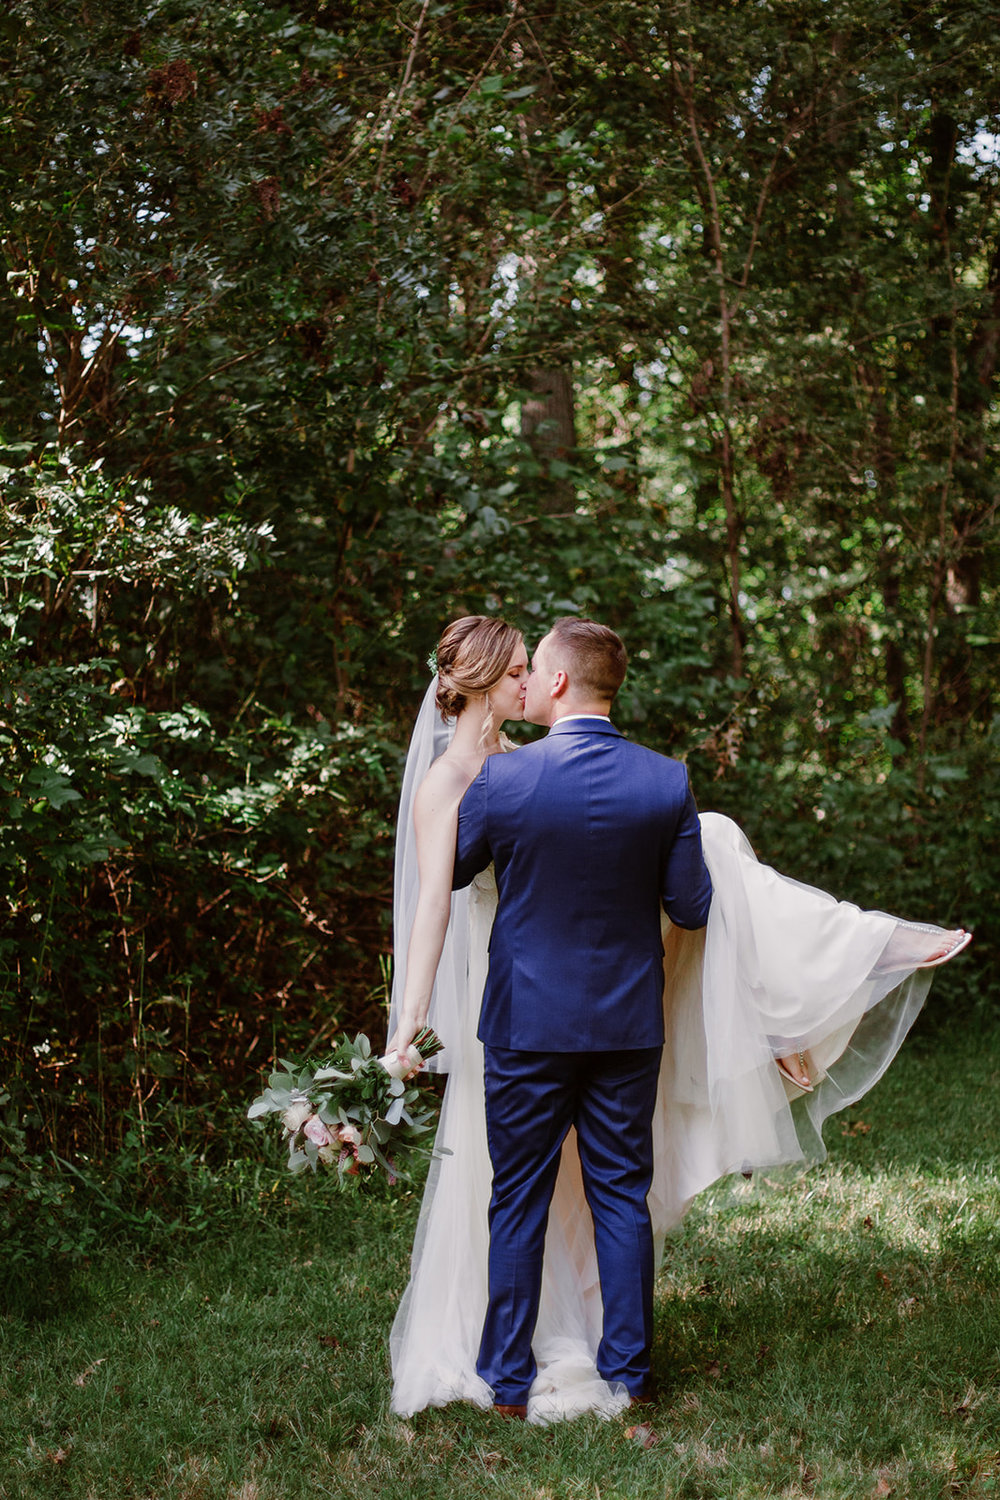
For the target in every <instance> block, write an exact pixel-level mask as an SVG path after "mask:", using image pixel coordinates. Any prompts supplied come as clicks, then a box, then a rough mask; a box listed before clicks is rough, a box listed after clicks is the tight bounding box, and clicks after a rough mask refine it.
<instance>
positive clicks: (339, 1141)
mask: <svg viewBox="0 0 1000 1500" xmlns="http://www.w3.org/2000/svg"><path fill="white" fill-rule="evenodd" d="M440 1049H441V1043H440V1040H439V1039H438V1037H437V1036H436V1035H435V1033H434V1032H433V1031H432V1030H431V1029H430V1028H429V1027H425V1028H424V1029H423V1031H421V1032H419V1033H418V1035H417V1036H416V1037H415V1038H414V1041H413V1044H412V1048H411V1058H410V1059H407V1060H406V1061H405V1062H404V1063H397V1061H396V1060H395V1058H392V1057H384V1058H380V1057H378V1056H376V1055H375V1054H374V1053H373V1051H372V1045H371V1042H370V1041H369V1039H368V1037H367V1036H364V1035H363V1034H359V1035H357V1036H356V1037H355V1038H354V1039H353V1041H352V1040H350V1039H349V1038H347V1037H345V1038H343V1039H342V1040H341V1041H340V1042H339V1044H338V1045H337V1047H336V1048H335V1049H334V1051H333V1053H332V1054H331V1055H330V1056H329V1057H328V1058H327V1059H326V1060H325V1061H324V1062H318V1063H314V1064H305V1063H302V1062H294V1061H289V1060H286V1059H281V1060H280V1063H279V1066H278V1068H277V1069H276V1070H275V1071H274V1072H273V1073H272V1074H271V1076H270V1078H269V1079H268V1086H267V1088H266V1089H265V1090H264V1092H263V1094H261V1095H260V1096H259V1097H258V1098H257V1099H255V1100H254V1101H253V1103H252V1104H251V1105H250V1107H249V1109H248V1110H247V1118H248V1119H250V1120H259V1119H263V1118H264V1117H265V1116H267V1115H277V1116H279V1117H280V1121H281V1125H282V1129H283V1138H284V1140H285V1142H286V1144H287V1147H288V1168H289V1170H290V1171H292V1172H301V1171H302V1170H303V1169H304V1168H306V1167H311V1168H312V1170H313V1171H314V1172H315V1171H316V1170H317V1168H319V1167H320V1166H324V1167H333V1168H335V1169H336V1172H337V1177H338V1181H339V1182H340V1184H341V1185H342V1186H343V1185H345V1184H347V1183H364V1182H365V1181H366V1180H368V1179H370V1178H371V1177H373V1176H375V1175H377V1174H379V1173H382V1174H384V1176H385V1177H386V1178H387V1180H388V1181H389V1182H390V1183H395V1182H396V1181H397V1179H399V1178H401V1177H403V1178H409V1177H411V1176H412V1175H413V1171H414V1168H415V1166H416V1165H417V1163H418V1162H419V1161H420V1160H421V1159H422V1158H423V1157H426V1156H427V1155H428V1154H429V1149H430V1148H429V1146H428V1145H427V1144H426V1137H427V1135H428V1132H430V1131H431V1130H432V1129H433V1128H434V1124H435V1120H436V1111H435V1108H434V1096H433V1095H425V1094H424V1092H423V1090H421V1088H420V1087H419V1086H418V1085H417V1083H416V1082H414V1081H413V1080H412V1079H407V1078H405V1076H400V1075H401V1073H405V1072H406V1071H408V1070H409V1069H410V1068H411V1067H412V1066H414V1065H415V1066H418V1067H419V1064H420V1062H421V1061H422V1060H423V1061H426V1060H427V1059H428V1058H430V1057H433V1056H434V1055H435V1053H436V1052H438V1051H440Z"/></svg>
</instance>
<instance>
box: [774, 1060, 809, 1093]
mask: <svg viewBox="0 0 1000 1500" xmlns="http://www.w3.org/2000/svg"><path fill="white" fill-rule="evenodd" d="M774 1061H775V1063H776V1064H777V1068H778V1072H779V1073H780V1074H781V1076H782V1078H785V1079H787V1081H788V1082H789V1083H791V1084H794V1086H795V1087H796V1088H797V1089H801V1091H802V1093H803V1094H811V1093H812V1091H813V1081H812V1079H811V1077H810V1076H809V1066H808V1064H807V1062H806V1055H805V1053H804V1052H788V1053H786V1054H785V1056H784V1057H776V1058H775V1059H774Z"/></svg>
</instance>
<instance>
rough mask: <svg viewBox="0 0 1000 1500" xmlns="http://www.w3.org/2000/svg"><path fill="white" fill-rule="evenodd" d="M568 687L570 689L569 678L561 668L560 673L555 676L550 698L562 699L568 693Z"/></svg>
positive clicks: (550, 689)
mask: <svg viewBox="0 0 1000 1500" xmlns="http://www.w3.org/2000/svg"><path fill="white" fill-rule="evenodd" d="M568 687H569V678H568V677H567V676H566V673H565V672H564V671H563V670H562V668H561V667H560V668H559V670H558V672H556V674H555V676H554V677H553V679H552V686H551V687H550V688H549V697H550V698H561V697H562V695H563V693H565V691H566V689H567V688H568Z"/></svg>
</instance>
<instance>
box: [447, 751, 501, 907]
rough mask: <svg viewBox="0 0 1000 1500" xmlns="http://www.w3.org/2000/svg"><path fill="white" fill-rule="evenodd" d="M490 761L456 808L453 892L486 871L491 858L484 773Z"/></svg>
mask: <svg viewBox="0 0 1000 1500" xmlns="http://www.w3.org/2000/svg"><path fill="white" fill-rule="evenodd" d="M488 766H489V760H488V759H487V761H486V764H485V765H484V766H483V769H482V770H481V771H480V773H479V775H478V776H477V777H476V779H475V781H474V782H473V783H472V785H471V786H470V787H469V789H468V791H467V792H466V794H465V796H464V797H463V798H462V801H461V805H460V806H459V809H458V836H457V838H456V840H455V872H454V875H453V877H452V888H453V889H454V890H456V891H458V890H461V889H462V887H463V886H465V885H468V884H469V882H470V881H471V880H472V879H473V878H474V877H475V876H476V875H478V874H479V872H480V871H481V870H485V869H486V866H487V865H488V864H489V862H490V860H491V859H492V858H493V854H492V851H491V849H490V846H489V841H488V839H487V837H486V803H487V795H486V773H487V767H488Z"/></svg>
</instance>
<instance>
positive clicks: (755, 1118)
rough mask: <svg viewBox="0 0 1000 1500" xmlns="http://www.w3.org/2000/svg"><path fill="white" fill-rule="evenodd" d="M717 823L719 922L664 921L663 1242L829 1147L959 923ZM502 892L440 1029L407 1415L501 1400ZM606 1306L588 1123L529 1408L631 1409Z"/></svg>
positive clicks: (466, 919)
mask: <svg viewBox="0 0 1000 1500" xmlns="http://www.w3.org/2000/svg"><path fill="white" fill-rule="evenodd" d="M419 722H420V721H419V720H418V725H419ZM415 739H416V733H415ZM405 800H406V799H405V797H404V803H405ZM701 825H702V843H703V848H704V853H705V860H706V863H707V865H708V868H709V872H710V874H711V876H712V885H713V896H712V906H711V911H710V914H709V919H708V924H707V927H706V928H705V929H704V930H703V931H701V932H693V933H692V932H686V931H683V930H682V929H680V928H675V927H673V926H672V925H671V924H670V922H669V921H668V920H667V919H666V918H664V919H663V930H664V931H663V936H664V951H665V957H664V980H665V982H664V1001H663V1004H664V1023H665V1031H666V1043H665V1046H664V1051H663V1063H662V1066H661V1070H660V1084H659V1093H658V1099H657V1107H656V1114H655V1118H654V1144H655V1163H656V1165H655V1171H654V1177H653V1185H652V1189H651V1191H650V1194H649V1200H648V1201H649V1207H650V1214H651V1217H652V1221H653V1229H654V1234H655V1235H656V1239H657V1245H658V1247H659V1248H662V1244H663V1240H664V1237H665V1236H666V1234H667V1232H668V1231H669V1230H670V1229H671V1228H673V1227H675V1226H676V1225H677V1224H678V1223H679V1222H680V1221H681V1219H682V1218H683V1216H684V1214H685V1212H686V1211H687V1209H688V1207H689V1205H690V1203H691V1201H692V1199H693V1198H694V1197H695V1196H696V1195H697V1194H698V1193H699V1192H701V1191H702V1190H703V1189H705V1188H707V1187H709V1186H710V1185H711V1184H712V1183H714V1182H716V1181H718V1180H719V1179H720V1178H721V1177H725V1176H726V1175H728V1174H730V1173H736V1172H753V1171H757V1170H759V1169H761V1168H765V1167H774V1166H777V1165H779V1164H782V1163H790V1162H796V1161H803V1160H807V1159H813V1160H816V1159H819V1158H821V1157H822V1156H823V1155H824V1154H825V1151H824V1146H823V1140H822V1125H823V1121H824V1119H825V1118H826V1117H827V1116H828V1115H830V1114H832V1113H833V1112H834V1111H835V1110H839V1109H843V1108H845V1107H846V1106H847V1105H849V1104H852V1103H853V1102H855V1101H856V1100H857V1099H859V1098H860V1097H861V1096H862V1095H863V1094H864V1093H865V1092H866V1091H867V1090H868V1089H869V1088H870V1087H871V1086H872V1084H874V1083H875V1082H876V1081H877V1079H878V1078H880V1077H881V1075H882V1073H883V1072H884V1071H885V1069H886V1068H887V1067H888V1065H889V1063H890V1061H891V1060H892V1058H893V1056H894V1055H895V1053H896V1051H897V1050H898V1048H899V1046H900V1045H901V1043H902V1041H903V1039H904V1037H905V1036H906V1033H907V1031H908V1030H909V1028H910V1026H911V1025H912V1023H913V1021H914V1019H915V1017H916V1015H917V1013H918V1011H919V1009H920V1007H921V1005H922V1004H923V1001H924V998H925V996H926V993H927V990H928V988H929V985H930V979H931V975H930V974H929V973H928V972H927V971H926V970H924V971H921V970H920V969H919V968H918V965H919V962H920V960H921V957H923V956H926V955H927V954H928V953H929V952H930V951H931V950H932V948H933V946H934V944H935V940H937V939H940V938H943V937H944V935H945V934H944V930H943V929H941V928H937V927H932V926H929V925H924V924H917V923H906V922H901V921H899V920H897V919H896V918H894V917H891V916H888V915H886V914H885V913H882V912H866V911H861V910H860V909H859V908H858V907H856V906H852V905H850V904H849V903H846V902H838V901H836V900H835V899H834V898H833V897H832V896H829V895H827V894H826V893H825V892H823V891H819V890H816V889H814V888H813V887H810V886H806V885H802V884H800V883H799V882H797V881H794V880H790V879H788V878H787V877H785V876H783V875H780V874H778V873H777V872H776V871H775V870H772V869H770V868H769V867H768V866H767V865H763V864H761V863H759V862H758V860H757V858H756V856H755V854H754V852H753V850H752V848H751V847H750V844H749V843H748V841H747V840H746V838H745V837H744V835H743V834H742V832H741V831H740V829H739V828H738V827H737V825H736V824H735V823H733V822H732V821H731V820H730V819H728V818H725V817H722V816H721V815H719V814H717V813H703V814H702V815H701ZM404 826H405V825H404ZM398 896H399V890H398V888H397V897H398ZM496 900H497V895H496V885H495V882H494V880H493V876H492V871H486V872H484V873H483V874H482V875H480V876H477V878H476V880H475V881H474V882H473V884H472V886H471V887H470V888H469V891H468V893H467V894H466V893H463V892H459V893H457V901H456V904H455V905H453V914H452V926H453V927H455V926H456V924H457V925H458V927H460V929H461V930H460V931H456V933H455V934H454V936H455V939H456V949H457V953H458V958H457V960H456V955H455V953H453V952H448V951H446V954H445V969H444V972H443V973H442V971H439V984H438V988H436V990H435V995H434V999H433V1000H432V1006H431V1013H430V1022H431V1024H432V1025H434V1026H435V1027H436V1029H437V1030H438V1033H439V1035H440V1036H441V1039H442V1041H443V1042H444V1044H445V1051H444V1052H443V1053H442V1054H440V1059H441V1064H442V1066H446V1067H447V1068H449V1069H450V1076H449V1079H448V1083H447V1087H446V1089H445V1094H444V1100H443V1104H442V1110H441V1119H440V1124H439V1126H438V1132H437V1139H436V1146H435V1153H434V1156H433V1158H432V1161H431V1165H430V1169H429V1172H428V1178H427V1186H426V1189H425V1192H424V1198H423V1203H422V1206H421V1211H420V1218H419V1222H418V1226H417V1233H416V1238H415V1242H414V1247H413V1255H412V1264H411V1277H410V1282H409V1285H408V1287H407V1289H406V1292H405V1294H404V1296H403V1299H402V1302H401V1304H400V1307H399V1311H398V1313H397V1316H396V1319H395V1322H394V1324H393V1329H392V1334H391V1338H390V1352H391V1358H392V1370H393V1391H392V1409H393V1411H395V1412H397V1413H399V1414H400V1415H404V1416H406V1415H409V1414H411V1413H412V1412H415V1411H419V1410H421V1409H423V1408H424V1407H426V1406H443V1405H446V1404H447V1403H448V1402H450V1401H458V1400H461V1401H470V1402H473V1403H474V1404H476V1405H479V1406H489V1405H490V1404H491V1402H492V1393H491V1391H490V1389H489V1387H488V1386H487V1385H486V1384H485V1382H483V1381H482V1380H481V1379H480V1378H479V1376H478V1375H477V1374H476V1356H477V1354H478V1350H479V1339H480V1334H481V1331H482V1324H483V1317H484V1315H485V1311H486V1301H487V1250H488V1241H489V1235H488V1227H487V1210H488V1207H489V1197H490V1182H491V1176H492V1170H491V1167H490V1159H489V1151H488V1149H487V1142H486V1123H485V1111H484V1103H483V1050H482V1044H481V1043H480V1042H479V1041H478V1040H477V1038H476V1027H477V1022H478V1016H479V1001H480V997H481V995H482V991H483V985H484V983H485V979H486V967H487V961H488V957H487V950H488V943H489V934H490V928H491V926H492V923H493V916H494V913H495V910H496ZM397 909H400V908H397ZM450 939H451V933H450V932H449V944H450ZM448 946H449V945H446V949H447V947H448ZM449 965H450V968H449ZM459 970H460V971H461V972H458V971H459ZM439 990H440V992H441V993H440V994H439ZM395 993H396V994H397V995H398V994H400V993H401V982H400V984H398V985H397V986H396V987H395ZM391 1029H392V1022H391V1021H390V1030H391ZM792 1051H802V1052H803V1053H804V1054H805V1057H806V1061H807V1063H808V1066H809V1072H810V1076H811V1077H812V1078H813V1080H815V1081H816V1086H815V1089H814V1091H813V1092H812V1093H810V1094H806V1095H800V1091H799V1090H798V1089H796V1088H795V1087H794V1086H792V1085H790V1084H786V1083H785V1082H784V1080H783V1079H782V1077H781V1075H780V1073H779V1072H778V1069H777V1067H776V1066H775V1062H774V1059H775V1057H776V1056H781V1055H786V1054H788V1053H789V1052H792ZM601 1316H602V1304H601V1293H600V1284H599V1281H598V1274H597V1261H596V1256H595V1253H594V1242H593V1230H592V1226H591V1220H590V1213H589V1210H588V1208H587V1205H586V1202H585V1199H584V1195H583V1185H582V1179H581V1175H580V1164H579V1158H578V1156H577V1151H576V1144H575V1137H574V1135H573V1133H572V1132H571V1133H570V1136H569V1137H568V1139H567V1141H566V1143H565V1146H564V1148H563V1154H562V1160H561V1164H560V1171H559V1177H558V1180H557V1184H556V1190H555V1195H554V1198H553V1203H552V1209H551V1212H550V1216H549V1226H548V1233H547V1238H546V1242H545V1262H544V1276H543V1283H542V1298H541V1304H540V1310H539V1317H538V1323H537V1325H536V1330H535V1336H534V1339H533V1349H534V1353H535V1358H536V1361H537V1366H538V1374H537V1377H536V1380H535V1383H534V1385H533V1387H532V1390H531V1394H530V1398H529V1402H528V1420H529V1421H533V1422H538V1423H545V1422H550V1421H553V1420H557V1419H560V1418H566V1417H572V1416H576V1415H578V1414H580V1413H582V1412H585V1411H594V1412H598V1413H599V1414H601V1415H605V1416H610V1415H613V1414H614V1413H615V1412H617V1411H620V1410H622V1409H623V1408H624V1407H625V1406H626V1405H627V1403H628V1393H627V1392H626V1390H625V1388H624V1387H623V1386H621V1385H610V1384H608V1383H607V1382H605V1381H604V1380H602V1379H601V1377H600V1376H599V1375H598V1373H597V1369H596V1365H595V1356H596V1352H597V1346H598V1343H599V1341H600V1337H601Z"/></svg>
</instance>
